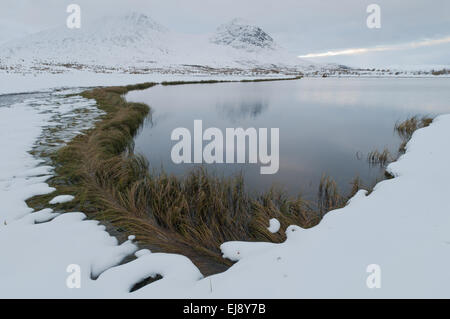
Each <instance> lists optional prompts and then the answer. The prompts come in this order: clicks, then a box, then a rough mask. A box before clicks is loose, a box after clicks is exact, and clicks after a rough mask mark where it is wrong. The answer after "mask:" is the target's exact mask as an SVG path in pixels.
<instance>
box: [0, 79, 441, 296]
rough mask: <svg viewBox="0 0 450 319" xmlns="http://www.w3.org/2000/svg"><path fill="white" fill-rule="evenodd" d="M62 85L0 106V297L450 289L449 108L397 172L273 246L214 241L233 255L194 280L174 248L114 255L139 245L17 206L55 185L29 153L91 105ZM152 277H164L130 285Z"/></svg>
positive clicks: (75, 220) (415, 142) (69, 216)
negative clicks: (220, 268)
mask: <svg viewBox="0 0 450 319" xmlns="http://www.w3.org/2000/svg"><path fill="white" fill-rule="evenodd" d="M125 80H126V79H124V81H125ZM105 84H108V83H105ZM70 92H74V90H71V91H63V92H49V93H40V94H41V95H40V96H38V97H35V96H33V97H30V98H25V100H22V101H19V102H15V103H14V104H13V105H11V106H10V107H0V148H1V149H2V150H3V153H2V154H3V156H1V157H0V256H1V257H0V297H3V298H13V297H41V298H47V297H57V298H81V297H83V298H105V297H106V298H118V297H125V298H128V297H130V298H176V297H182V298H185V297H186V298H194V297H204V298H230V297H232V298H249V297H252V298H257V297H264V298H266V297H275V298H278V297H287V298H297V297H305V298H310V297H343V298H346V297H360V298H384V297H388V298H391V297H427V298H428V297H438V298H440V297H447V298H448V297H450V288H449V286H450V274H449V272H448V269H449V268H450V232H449V229H450V203H449V201H448V200H447V195H448V193H449V191H450V188H449V186H448V181H449V180H450V170H449V168H448V163H449V162H450V149H449V148H448V147H447V144H448V138H449V136H450V115H443V116H439V117H438V118H437V119H435V120H434V121H433V123H432V125H431V126H429V127H427V128H424V129H420V130H418V131H417V132H415V133H414V135H413V137H412V139H411V141H410V142H409V143H408V146H407V152H406V154H405V155H403V156H402V157H401V158H400V159H399V160H398V161H397V162H395V163H392V164H391V165H390V166H389V171H390V172H391V173H392V174H393V175H394V176H395V178H394V179H390V180H385V181H383V182H381V183H379V184H378V185H377V186H376V188H375V190H374V191H373V192H372V193H371V194H370V195H369V196H366V195H365V192H364V191H360V192H359V193H357V194H356V195H355V196H354V197H353V198H352V199H351V201H350V203H349V205H348V206H346V207H345V208H342V209H339V210H336V211H332V212H330V213H328V214H327V215H326V217H325V218H324V220H323V221H322V222H321V223H320V224H319V225H318V226H316V227H314V228H312V229H309V230H304V229H301V228H299V227H297V226H294V225H293V226H290V227H289V228H288V229H287V235H288V239H287V241H286V242H285V243H282V244H273V243H242V242H230V243H224V244H223V245H222V251H223V253H224V257H226V258H230V259H233V260H238V262H237V263H236V264H235V265H234V266H233V267H231V268H230V269H229V270H228V271H226V272H224V273H221V274H217V275H214V276H210V277H207V278H203V277H202V275H201V274H200V272H199V271H198V269H197V268H196V267H195V266H194V265H193V264H192V262H190V261H189V260H188V259H187V258H186V257H183V256H180V255H173V254H163V253H151V252H149V251H147V250H145V251H139V252H137V253H136V256H137V257H138V258H136V259H134V260H132V261H129V262H127V263H124V264H121V262H122V261H123V260H124V258H125V257H126V256H129V255H131V254H133V253H135V252H136V250H137V249H138V247H137V246H136V245H135V244H134V243H133V237H131V238H129V240H128V241H126V242H124V243H121V244H120V243H119V242H118V241H117V240H116V239H115V238H114V237H111V236H110V235H109V234H108V233H107V232H106V231H105V228H104V227H103V226H101V225H99V223H98V222H96V221H92V220H89V221H88V220H85V215H84V214H83V213H81V212H73V213H71V212H67V213H64V214H62V215H57V214H54V213H53V212H52V210H51V209H49V208H47V209H43V210H41V211H39V212H33V211H32V210H31V209H30V208H28V207H27V205H26V203H25V200H26V199H27V198H30V197H32V196H34V195H37V194H46V193H51V192H52V191H53V189H52V188H50V187H49V186H48V185H47V184H46V183H45V181H46V180H47V179H48V178H49V177H50V176H51V174H52V168H51V167H49V166H48V165H47V164H46V163H44V162H42V161H41V160H40V159H37V158H35V157H33V156H32V155H30V154H29V153H28V151H30V150H31V149H33V148H35V147H36V143H37V142H38V141H40V142H41V141H42V140H46V139H45V138H44V139H43V136H42V134H44V133H45V130H46V128H48V127H52V126H55V125H57V123H60V121H61V120H62V119H67V118H69V119H71V118H72V117H73V120H74V122H75V123H78V124H77V125H75V128H74V129H72V130H71V131H68V133H67V134H66V135H65V136H64V138H63V140H68V139H70V138H71V137H72V136H73V135H75V134H77V133H78V131H79V130H82V129H83V128H85V127H87V126H89V125H92V123H93V121H94V120H95V116H91V117H88V118H87V119H89V120H88V121H83V118H79V117H77V116H78V112H74V110H76V109H80V108H83V109H87V110H89V111H90V112H93V113H92V114H94V115H95V114H96V113H95V112H96V109H95V107H94V105H93V103H92V101H88V100H85V99H82V98H80V97H76V96H75V97H69V98H64V94H66V93H70ZM63 132H66V130H63ZM47 143H48V144H49V145H51V143H53V142H52V141H51V140H49V141H47ZM67 195H71V194H67ZM63 199H64V200H70V198H69V197H64V198H63ZM56 200H61V197H60V198H57V199H56ZM49 206H50V205H49ZM274 224H276V221H272V226H276V225H274ZM268 226H269V225H268ZM276 228H277V227H271V229H272V230H274V231H275V230H276ZM374 264H375V265H378V266H379V268H377V267H378V266H375V268H373V266H372V268H370V267H369V270H370V269H377V271H378V270H380V272H377V274H379V275H380V277H379V278H380V283H381V287H380V288H373V289H369V288H368V286H367V284H366V281H367V278H368V277H369V276H370V275H371V274H370V273H368V272H367V269H368V266H369V265H374ZM73 265H79V266H80V270H81V288H79V289H78V288H68V286H67V283H66V281H67V280H68V278H69V279H71V278H73V277H70V275H71V273H70V272H67V270H69V271H74V269H76V266H73ZM74 267H75V268H74ZM157 274H159V275H161V276H162V277H163V279H161V280H158V281H155V282H154V283H152V284H150V285H147V286H145V287H143V288H141V289H139V290H137V291H135V292H132V293H130V292H129V291H130V289H131V287H133V285H134V284H135V283H138V282H140V281H141V280H143V279H145V278H147V277H149V276H155V275H157ZM69 286H70V285H69Z"/></svg>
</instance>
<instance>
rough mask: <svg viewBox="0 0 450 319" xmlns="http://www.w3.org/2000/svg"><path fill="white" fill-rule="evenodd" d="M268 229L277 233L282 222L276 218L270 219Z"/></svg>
mask: <svg viewBox="0 0 450 319" xmlns="http://www.w3.org/2000/svg"><path fill="white" fill-rule="evenodd" d="M267 229H268V230H269V231H270V232H271V233H272V234H274V233H276V232H278V231H279V230H280V222H279V221H278V219H276V218H272V219H271V220H269V227H267Z"/></svg>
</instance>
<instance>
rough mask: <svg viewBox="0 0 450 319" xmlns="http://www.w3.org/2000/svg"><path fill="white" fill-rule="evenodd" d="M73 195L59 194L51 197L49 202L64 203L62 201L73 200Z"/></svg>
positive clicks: (53, 203)
mask: <svg viewBox="0 0 450 319" xmlns="http://www.w3.org/2000/svg"><path fill="white" fill-rule="evenodd" d="M74 198H75V197H74V196H72V195H59V196H56V197H55V198H53V199H52V200H51V201H50V202H49V204H52V205H55V204H64V203H68V202H70V201H73V199H74Z"/></svg>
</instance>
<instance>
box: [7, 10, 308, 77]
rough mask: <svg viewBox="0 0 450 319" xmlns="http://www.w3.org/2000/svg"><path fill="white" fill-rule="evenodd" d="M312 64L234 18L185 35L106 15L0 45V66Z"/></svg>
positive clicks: (135, 17)
mask: <svg viewBox="0 0 450 319" xmlns="http://www.w3.org/2000/svg"><path fill="white" fill-rule="evenodd" d="M310 64H311V63H309V62H305V61H302V60H301V59H298V58H297V57H296V56H295V55H293V54H290V53H288V52H287V51H286V50H284V49H283V48H281V47H280V46H279V45H277V44H276V42H275V40H274V39H273V38H272V37H271V36H270V35H268V34H267V33H266V32H264V31H263V30H262V29H261V28H260V27H257V26H253V25H250V24H247V23H245V22H244V21H242V20H239V19H235V20H232V21H231V22H230V23H227V24H224V25H221V26H220V27H219V28H218V29H217V30H216V32H215V33H214V34H213V35H206V34H205V35H200V36H198V35H192V34H180V33H176V32H172V31H170V30H169V29H168V28H166V27H164V26H162V25H161V24H159V23H157V22H156V21H154V20H153V19H151V18H150V17H148V16H146V15H143V14H139V13H131V14H126V15H122V16H115V17H106V18H103V19H101V20H99V21H95V22H94V23H89V24H82V27H81V28H80V29H68V28H66V27H65V26H64V27H61V28H56V29H50V30H46V31H43V32H39V33H36V34H32V35H29V36H27V37H24V38H21V39H18V40H14V41H10V42H7V43H5V44H2V45H0V66H1V65H3V66H5V65H21V66H23V65H27V66H34V67H36V65H38V66H40V67H41V68H42V66H45V67H46V68H48V67H51V66H58V65H59V66H61V65H64V66H66V67H67V66H78V67H80V66H81V67H83V68H89V67H95V68H97V69H98V68H115V69H126V68H133V69H134V70H136V69H139V70H148V69H161V68H172V69H173V68H177V67H186V66H188V65H189V66H192V65H195V66H202V67H210V68H242V69H253V68H261V67H262V68H271V69H274V68H295V69H298V70H301V69H302V68H304V67H306V66H308V65H310Z"/></svg>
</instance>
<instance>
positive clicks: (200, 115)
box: [126, 78, 450, 200]
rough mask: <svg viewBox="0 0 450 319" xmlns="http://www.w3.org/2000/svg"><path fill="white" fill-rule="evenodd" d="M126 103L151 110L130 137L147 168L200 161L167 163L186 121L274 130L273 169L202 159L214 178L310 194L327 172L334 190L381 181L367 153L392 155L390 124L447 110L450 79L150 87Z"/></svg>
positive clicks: (181, 170) (178, 167)
mask: <svg viewBox="0 0 450 319" xmlns="http://www.w3.org/2000/svg"><path fill="white" fill-rule="evenodd" d="M126 98H127V100H128V101H132V102H143V103H146V104H148V105H150V106H151V108H152V113H151V115H149V117H148V118H147V120H146V122H145V124H144V126H143V128H142V130H141V131H140V133H139V134H138V135H137V136H136V139H135V143H136V144H135V151H136V152H137V153H142V154H144V155H145V156H146V157H147V159H148V160H149V162H150V165H151V167H152V169H155V170H160V169H161V168H163V169H164V170H165V171H166V172H168V173H171V174H175V175H178V176H183V175H185V174H186V173H187V172H189V171H190V170H191V169H193V168H194V167H195V166H198V165H200V164H174V163H173V162H172V160H171V155H170V154H171V149H172V147H173V145H175V144H176V141H172V140H171V138H170V137H171V133H172V131H173V130H174V129H175V128H178V127H185V128H187V129H189V130H190V131H191V134H192V135H193V131H194V120H202V121H203V130H205V129H206V128H208V127H217V128H219V129H221V130H222V132H224V134H225V129H226V128H238V127H242V128H244V129H247V128H250V127H254V128H256V129H258V128H268V129H269V131H270V128H279V132H280V138H279V151H280V156H279V158H280V164H279V171H278V173H276V174H274V175H261V174H260V166H261V165H260V164H203V166H204V167H206V168H207V169H208V171H209V172H213V173H215V174H216V175H218V176H232V175H235V174H238V173H242V174H243V175H244V178H245V184H246V187H247V189H248V190H250V191H252V192H260V191H264V190H267V189H269V188H270V187H271V186H272V185H275V186H277V187H280V188H282V189H284V190H285V191H286V192H288V193H289V194H290V195H293V196H295V195H297V194H299V193H300V194H302V195H303V196H304V197H305V198H307V199H311V200H314V199H315V198H316V194H317V190H318V185H319V182H320V178H321V176H322V174H324V173H325V174H328V175H329V176H332V177H333V179H334V180H335V181H336V182H337V184H338V186H339V189H340V190H341V191H342V193H345V192H347V191H349V189H350V187H351V186H350V181H351V180H352V179H353V178H354V177H355V176H359V177H360V178H361V179H362V180H363V182H364V183H365V184H367V185H371V184H372V183H374V182H375V181H376V180H377V179H380V178H382V176H383V169H381V168H380V167H377V166H370V165H369V164H368V162H367V154H368V153H369V152H370V151H372V150H375V149H378V150H380V151H382V150H383V149H384V148H385V147H386V148H388V149H389V150H390V151H391V153H392V154H394V155H395V154H397V153H396V152H397V149H398V147H399V145H400V143H401V140H400V138H399V137H397V135H396V134H395V132H394V125H395V123H396V122H397V121H400V120H404V119H406V118H408V117H409V116H414V115H428V116H435V115H438V114H442V113H450V102H449V101H450V79H436V78H434V79H433V78H430V79H427V78H423V79H412V78H411V79H408V78H406V79H386V78H379V79H377V78H366V79H360V78H359V79H358V78H354V79H353V78H304V79H301V80H298V81H279V82H256V83H220V84H189V85H177V86H156V87H152V88H150V89H147V90H144V91H133V92H130V93H128V95H127V96H126ZM206 144H207V143H206V142H205V143H204V145H206Z"/></svg>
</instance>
